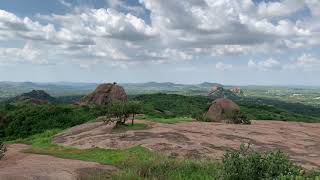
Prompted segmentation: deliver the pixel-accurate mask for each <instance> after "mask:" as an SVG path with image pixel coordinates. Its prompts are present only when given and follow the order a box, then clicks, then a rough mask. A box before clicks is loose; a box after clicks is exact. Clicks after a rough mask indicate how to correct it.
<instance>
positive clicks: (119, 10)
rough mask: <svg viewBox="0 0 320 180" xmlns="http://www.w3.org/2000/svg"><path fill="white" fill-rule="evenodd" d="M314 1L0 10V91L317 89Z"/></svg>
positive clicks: (318, 25) (318, 21) (63, 1)
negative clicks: (72, 87) (80, 86)
mask: <svg viewBox="0 0 320 180" xmlns="http://www.w3.org/2000/svg"><path fill="white" fill-rule="evenodd" d="M319 45H320V1H318V0H278V1H276V0H273V1H263V0H240V1H239V0H185V1H180V0H170V1H162V0H161V1H160V0H128V1H126V0H46V1H39V0H24V1H21V0H1V1H0V81H36V82H54V81H74V82H113V81H117V82H147V81H159V82H177V83H188V84H191V83H199V82H204V81H211V82H218V83H224V84H235V85H247V84H257V85H315V86H319V85H320V78H318V76H319V75H320V51H319V50H320V49H319V48H320V46H319Z"/></svg>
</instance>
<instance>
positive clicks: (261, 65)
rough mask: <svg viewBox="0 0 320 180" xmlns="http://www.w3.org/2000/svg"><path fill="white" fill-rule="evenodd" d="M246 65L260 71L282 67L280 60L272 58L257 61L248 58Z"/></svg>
mask: <svg viewBox="0 0 320 180" xmlns="http://www.w3.org/2000/svg"><path fill="white" fill-rule="evenodd" d="M248 67H249V68H255V69H258V70H262V71H268V70H279V69H281V68H282V66H281V64H280V62H279V61H277V60H275V59H272V58H269V59H267V60H264V61H259V62H256V61H254V60H249V61H248Z"/></svg>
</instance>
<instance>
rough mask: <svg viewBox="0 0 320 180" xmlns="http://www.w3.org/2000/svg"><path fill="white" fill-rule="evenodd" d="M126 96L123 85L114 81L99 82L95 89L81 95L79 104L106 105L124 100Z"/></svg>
mask: <svg viewBox="0 0 320 180" xmlns="http://www.w3.org/2000/svg"><path fill="white" fill-rule="evenodd" d="M127 100H128V96H127V94H126V92H125V90H124V89H123V87H121V86H119V85H117V84H116V83H113V84H111V83H107V84H100V85H99V86H98V87H97V88H96V90H95V91H93V92H92V93H91V94H89V95H87V96H85V97H83V98H82V99H81V100H80V103H79V104H80V105H108V104H110V103H111V102H114V101H121V102H125V101H127Z"/></svg>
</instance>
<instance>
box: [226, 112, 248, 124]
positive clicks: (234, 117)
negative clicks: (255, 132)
mask: <svg viewBox="0 0 320 180" xmlns="http://www.w3.org/2000/svg"><path fill="white" fill-rule="evenodd" d="M225 116H226V117H227V118H226V119H228V122H227V123H231V124H251V121H250V120H249V119H248V117H247V116H246V115H245V114H244V113H243V112H241V111H239V110H234V111H232V112H231V113H227V114H226V115H225Z"/></svg>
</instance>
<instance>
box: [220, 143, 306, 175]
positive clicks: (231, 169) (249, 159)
mask: <svg viewBox="0 0 320 180" xmlns="http://www.w3.org/2000/svg"><path fill="white" fill-rule="evenodd" d="M301 170H302V169H301V167H299V166H297V165H294V164H293V163H292V162H291V161H290V160H289V158H288V156H287V155H285V154H284V153H282V152H280V151H275V152H267V153H259V152H254V151H251V150H250V145H241V147H240V150H237V151H229V152H227V153H226V154H225V155H224V158H223V173H224V174H223V176H224V179H232V180H236V179H246V180H255V179H276V178H278V177H280V176H299V175H300V172H301Z"/></svg>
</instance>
